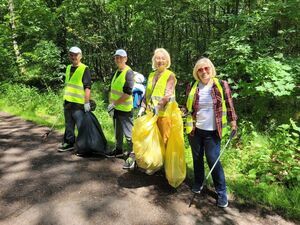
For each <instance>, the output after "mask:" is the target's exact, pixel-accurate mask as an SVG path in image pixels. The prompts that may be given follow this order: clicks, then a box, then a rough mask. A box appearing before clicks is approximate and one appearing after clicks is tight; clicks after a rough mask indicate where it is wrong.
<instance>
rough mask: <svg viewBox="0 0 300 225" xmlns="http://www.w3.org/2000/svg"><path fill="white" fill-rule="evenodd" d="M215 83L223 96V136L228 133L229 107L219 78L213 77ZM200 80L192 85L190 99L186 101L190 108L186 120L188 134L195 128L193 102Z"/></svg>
mask: <svg viewBox="0 0 300 225" xmlns="http://www.w3.org/2000/svg"><path fill="white" fill-rule="evenodd" d="M213 81H214V83H215V84H216V86H217V88H218V90H219V92H220V93H221V97H222V136H224V135H225V134H226V129H227V128H226V126H227V108H226V103H225V99H224V93H223V88H222V86H221V84H220V82H219V80H218V79H217V78H213ZM198 84H199V81H196V82H195V83H194V85H193V86H192V89H191V91H190V93H189V95H188V99H187V102H186V107H187V110H188V116H187V117H186V120H185V132H186V133H187V134H189V133H191V132H192V130H193V126H194V122H195V121H194V119H193V116H192V112H193V103H194V100H195V93H196V90H197V87H198Z"/></svg>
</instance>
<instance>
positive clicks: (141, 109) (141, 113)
mask: <svg viewBox="0 0 300 225" xmlns="http://www.w3.org/2000/svg"><path fill="white" fill-rule="evenodd" d="M144 112H145V108H144V107H141V108H140V110H139V112H138V114H137V116H138V117H141V116H142V115H143V113H144Z"/></svg>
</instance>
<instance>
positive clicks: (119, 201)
mask: <svg viewBox="0 0 300 225" xmlns="http://www.w3.org/2000/svg"><path fill="white" fill-rule="evenodd" d="M48 129H49V128H46V127H41V126H38V125H35V124H33V123H30V122H26V121H23V120H21V119H19V118H17V117H14V116H10V115H9V114H7V113H2V112H0V176H1V183H0V224H12V225H16V224H18V225H19V224H30V225H35V224H41V225H48V224H53V225H54V224H55V225H69V224H74V225H75V224H80V225H85V224H87V225H88V224H105V225H110V224H122V225H127V224H128V225H142V224H145V225H148V224H149V225H152V224H153V225H154V224H155V225H158V224H159V225H160V224H170V225H171V224H172V225H173V224H175V225H177V224H178V225H189V224H242V225H243V224H245V225H246V224H253V225H254V224H255V225H259V224H262V225H275V224H283V225H287V224H295V223H293V222H289V221H286V220H284V219H283V218H282V217H280V216H278V215H276V214H274V213H272V212H269V211H267V210H263V209H261V208H258V207H247V208H243V207H242V206H241V205H238V204H237V203H235V202H234V201H233V200H232V198H231V201H230V207H228V208H226V209H225V210H223V209H219V208H217V207H216V206H215V199H214V195H213V192H212V191H207V192H206V193H204V194H203V196H200V197H199V198H197V199H196V201H195V204H194V205H193V206H192V207H191V208H188V201H189V198H190V196H191V194H190V192H189V188H188V186H187V185H186V184H183V185H182V186H180V187H179V188H178V189H177V190H175V189H173V188H171V187H170V186H169V185H168V183H167V181H166V179H165V178H164V176H163V175H162V174H157V175H153V176H148V175H146V174H142V173H141V172H134V173H127V172H126V171H124V170H122V169H121V166H122V160H120V159H105V158H97V157H94V158H93V157H90V158H80V157H77V156H76V155H74V154H72V153H58V152H57V151H56V148H57V146H58V143H59V142H60V140H61V137H62V135H61V134H58V133H53V134H52V135H50V136H49V139H48V141H47V142H45V143H42V142H41V135H42V134H43V133H45V132H46V131H47V130H48Z"/></svg>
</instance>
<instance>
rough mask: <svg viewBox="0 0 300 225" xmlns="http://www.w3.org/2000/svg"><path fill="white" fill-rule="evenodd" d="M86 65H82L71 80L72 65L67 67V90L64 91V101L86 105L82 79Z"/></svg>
mask: <svg viewBox="0 0 300 225" xmlns="http://www.w3.org/2000/svg"><path fill="white" fill-rule="evenodd" d="M85 68H86V65H84V64H83V63H81V64H80V65H79V66H78V67H77V68H76V70H75V71H74V73H73V75H72V76H71V78H70V72H71V65H68V66H67V69H66V78H65V89H64V100H67V101H68V102H74V103H79V104H84V96H85V93H84V87H83V83H82V77H83V74H84V70H85Z"/></svg>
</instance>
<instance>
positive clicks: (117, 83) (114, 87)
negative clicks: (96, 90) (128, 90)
mask: <svg viewBox="0 0 300 225" xmlns="http://www.w3.org/2000/svg"><path fill="white" fill-rule="evenodd" d="M128 70H131V68H130V67H129V66H126V67H125V69H124V70H123V71H122V72H121V74H120V75H119V76H118V77H116V76H117V73H118V71H116V73H115V75H114V77H113V79H112V81H111V89H110V97H109V102H110V103H111V102H113V101H116V100H118V99H119V98H120V97H121V96H122V95H123V94H124V92H123V87H124V84H125V82H126V73H127V71H128ZM132 107H133V98H132V96H131V95H130V96H129V97H128V98H127V99H126V101H125V102H122V103H121V104H118V105H116V106H115V109H117V110H120V111H123V112H130V111H131V110H132Z"/></svg>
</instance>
